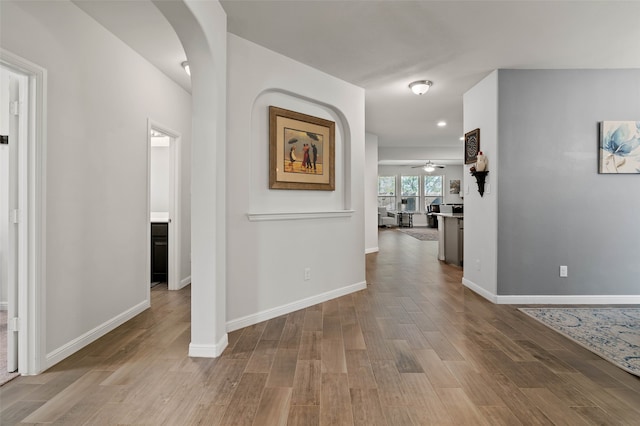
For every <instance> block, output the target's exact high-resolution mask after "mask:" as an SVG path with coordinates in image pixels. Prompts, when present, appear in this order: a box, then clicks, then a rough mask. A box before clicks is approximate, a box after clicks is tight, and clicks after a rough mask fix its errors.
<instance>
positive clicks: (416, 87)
mask: <svg viewBox="0 0 640 426" xmlns="http://www.w3.org/2000/svg"><path fill="white" fill-rule="evenodd" d="M432 85H433V82H431V81H429V80H418V81H414V82H413V83H411V84H409V89H411V91H412V92H413V93H415V94H416V95H424V94H425V93H427V92H428V91H429V88H430V87H431V86H432Z"/></svg>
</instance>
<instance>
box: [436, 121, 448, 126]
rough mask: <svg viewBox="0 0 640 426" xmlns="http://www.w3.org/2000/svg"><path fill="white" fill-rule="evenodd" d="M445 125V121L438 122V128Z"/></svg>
mask: <svg viewBox="0 0 640 426" xmlns="http://www.w3.org/2000/svg"><path fill="white" fill-rule="evenodd" d="M446 125H447V122H446V121H438V127H444V126H446Z"/></svg>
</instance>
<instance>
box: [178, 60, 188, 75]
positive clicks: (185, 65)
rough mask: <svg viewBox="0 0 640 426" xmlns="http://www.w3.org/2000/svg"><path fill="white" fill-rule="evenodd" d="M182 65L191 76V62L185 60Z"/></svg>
mask: <svg viewBox="0 0 640 426" xmlns="http://www.w3.org/2000/svg"><path fill="white" fill-rule="evenodd" d="M180 65H182V68H184V72H186V73H187V75H189V76H191V68H189V62H187V61H184V62H183V63H181V64H180Z"/></svg>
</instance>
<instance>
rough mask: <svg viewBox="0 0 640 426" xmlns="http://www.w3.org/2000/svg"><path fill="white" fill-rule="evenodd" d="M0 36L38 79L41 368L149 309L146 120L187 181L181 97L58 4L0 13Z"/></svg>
mask: <svg viewBox="0 0 640 426" xmlns="http://www.w3.org/2000/svg"><path fill="white" fill-rule="evenodd" d="M0 28H1V29H2V30H1V31H2V34H1V35H2V37H1V43H2V47H3V48H5V49H7V50H9V51H10V52H12V53H15V54H17V55H20V56H22V57H24V58H26V59H28V60H30V61H32V62H34V63H36V64H38V65H40V66H42V67H44V68H46V69H47V71H48V92H47V111H48V127H47V129H46V130H47V135H46V138H47V158H46V163H47V176H46V182H47V201H46V212H47V235H46V241H47V245H46V259H47V264H46V276H45V279H44V281H45V285H46V298H45V300H44V303H45V305H46V306H45V308H44V311H45V312H46V320H45V321H46V324H47V327H46V330H45V332H46V353H47V363H49V364H50V363H53V362H55V361H57V360H59V359H60V357H62V356H66V355H68V353H69V351H73V350H76V349H77V345H78V344H80V343H86V342H87V340H90V339H91V338H94V337H96V333H101V332H104V331H108V329H109V328H110V327H113V326H114V322H117V321H119V320H120V319H123V318H124V317H125V316H127V315H130V314H133V313H135V312H138V311H139V310H141V309H144V308H145V306H146V305H147V304H148V300H146V294H147V289H148V282H149V272H148V271H147V270H146V259H147V251H148V246H149V244H148V241H147V228H148V226H149V219H148V217H147V211H146V209H147V207H146V200H147V183H146V182H147V177H146V170H147V149H148V147H147V119H148V118H151V119H152V120H154V121H157V122H159V123H163V125H166V126H167V127H169V128H172V129H175V130H176V131H178V132H179V133H181V135H182V141H183V144H184V147H185V150H184V151H183V161H184V162H185V163H184V164H183V168H182V169H183V171H185V173H188V170H189V163H188V161H189V158H190V148H189V144H190V135H191V96H190V95H189V94H188V93H187V92H185V91H184V90H183V89H182V88H180V87H179V86H178V85H176V84H175V83H173V82H172V81H171V80H169V79H168V78H167V77H166V76H165V75H164V74H162V73H160V72H159V71H158V70H157V69H155V68H154V67H153V66H151V65H150V64H149V62H148V61H146V60H144V59H143V58H142V57H140V56H139V55H138V54H137V53H135V52H134V51H133V50H132V49H130V48H129V47H127V46H126V45H124V44H123V43H122V41H120V40H119V39H118V38H116V37H115V36H113V35H112V34H111V33H109V32H107V31H106V30H105V29H104V28H103V27H102V26H100V25H98V24H97V23H96V22H95V21H94V20H92V19H91V18H89V17H88V16H87V15H85V14H84V13H83V12H82V11H80V9H78V8H77V7H76V6H74V5H73V4H71V3H69V2H16V3H13V2H2V14H1V26H0ZM184 184H185V185H186V186H185V187H184V188H183V191H182V192H183V194H189V186H188V185H189V180H188V179H184ZM182 204H183V206H184V205H186V206H188V205H189V200H186V201H184V202H183V203H182ZM189 214H190V213H189V211H186V212H185V211H183V212H182V217H188V216H189ZM182 234H183V235H185V236H188V235H189V230H188V229H186V230H184V229H183V232H182ZM183 246H184V247H189V244H188V243H187V244H186V245H183ZM181 270H182V271H183V272H182V274H184V273H185V272H184V271H186V270H188V265H184V264H183V265H182V267H181ZM111 321H114V322H111Z"/></svg>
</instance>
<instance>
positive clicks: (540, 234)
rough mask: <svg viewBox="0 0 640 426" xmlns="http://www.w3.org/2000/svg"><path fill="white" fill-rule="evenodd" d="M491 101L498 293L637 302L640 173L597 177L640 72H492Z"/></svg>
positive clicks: (631, 113)
mask: <svg viewBox="0 0 640 426" xmlns="http://www.w3.org/2000/svg"><path fill="white" fill-rule="evenodd" d="M498 93H499V95H498V99H499V102H498V114H499V121H498V122H499V131H498V147H499V156H498V167H499V170H500V174H499V178H498V187H499V188H500V191H499V194H498V236H497V237H498V288H497V290H498V292H497V293H498V295H638V294H640V224H639V219H640V175H602V174H598V142H599V141H598V138H599V122H601V121H603V120H640V70H638V69H634V70H500V71H499V84H498ZM560 265H567V266H568V277H567V278H560V277H559V266H560Z"/></svg>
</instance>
